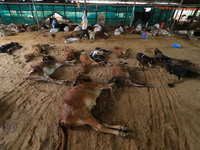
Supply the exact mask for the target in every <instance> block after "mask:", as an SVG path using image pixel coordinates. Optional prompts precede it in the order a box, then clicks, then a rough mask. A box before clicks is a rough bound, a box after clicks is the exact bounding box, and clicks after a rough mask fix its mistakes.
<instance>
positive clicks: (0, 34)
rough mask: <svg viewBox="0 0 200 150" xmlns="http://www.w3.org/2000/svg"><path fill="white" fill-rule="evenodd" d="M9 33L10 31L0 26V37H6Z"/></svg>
mask: <svg viewBox="0 0 200 150" xmlns="http://www.w3.org/2000/svg"><path fill="white" fill-rule="evenodd" d="M9 35H11V31H10V30H7V29H5V28H4V27H3V28H0V37H6V36H9Z"/></svg>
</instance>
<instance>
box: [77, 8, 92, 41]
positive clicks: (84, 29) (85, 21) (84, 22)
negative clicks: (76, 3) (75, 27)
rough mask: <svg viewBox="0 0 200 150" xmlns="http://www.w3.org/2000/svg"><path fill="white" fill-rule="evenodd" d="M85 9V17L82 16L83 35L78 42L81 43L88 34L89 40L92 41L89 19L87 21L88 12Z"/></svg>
mask: <svg viewBox="0 0 200 150" xmlns="http://www.w3.org/2000/svg"><path fill="white" fill-rule="evenodd" d="M83 8H84V12H83V16H82V20H83V25H82V33H81V35H80V38H79V40H78V42H81V39H82V38H83V36H84V35H85V34H86V35H87V37H88V40H90V36H89V33H88V29H87V25H88V19H87V10H86V9H85V7H83Z"/></svg>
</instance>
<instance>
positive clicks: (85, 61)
mask: <svg viewBox="0 0 200 150" xmlns="http://www.w3.org/2000/svg"><path fill="white" fill-rule="evenodd" d="M79 61H80V62H81V67H80V71H81V72H85V73H87V72H88V71H89V70H90V68H91V67H92V66H94V65H99V63H97V62H96V61H94V60H92V58H91V57H90V55H89V54H87V53H84V52H82V53H81V55H80V59H79Z"/></svg>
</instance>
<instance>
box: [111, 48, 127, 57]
mask: <svg viewBox="0 0 200 150" xmlns="http://www.w3.org/2000/svg"><path fill="white" fill-rule="evenodd" d="M114 49H115V54H116V57H117V58H127V57H129V50H130V49H123V48H121V47H118V46H115V48H114Z"/></svg>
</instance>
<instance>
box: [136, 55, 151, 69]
mask: <svg viewBox="0 0 200 150" xmlns="http://www.w3.org/2000/svg"><path fill="white" fill-rule="evenodd" d="M136 59H137V60H138V61H139V62H140V64H142V70H143V71H144V65H145V64H148V65H149V66H150V67H151V66H152V63H153V58H150V57H148V56H147V55H145V54H143V53H137V56H136Z"/></svg>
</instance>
